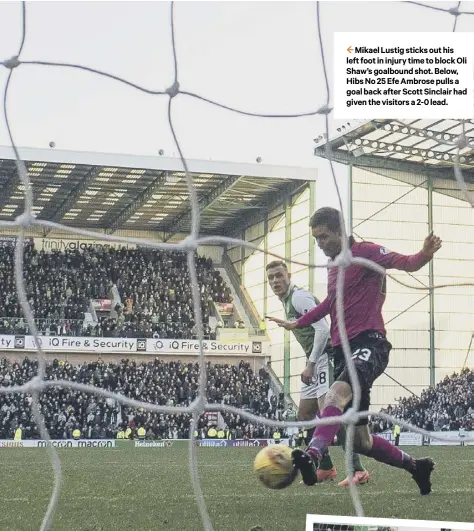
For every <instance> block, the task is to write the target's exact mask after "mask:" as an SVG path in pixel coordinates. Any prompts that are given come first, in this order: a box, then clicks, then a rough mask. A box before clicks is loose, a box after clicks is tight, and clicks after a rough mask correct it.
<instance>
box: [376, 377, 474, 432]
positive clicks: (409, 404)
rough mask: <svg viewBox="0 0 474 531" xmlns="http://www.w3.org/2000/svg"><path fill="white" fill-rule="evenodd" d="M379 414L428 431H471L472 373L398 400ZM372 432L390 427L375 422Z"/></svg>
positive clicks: (473, 415)
mask: <svg viewBox="0 0 474 531" xmlns="http://www.w3.org/2000/svg"><path fill="white" fill-rule="evenodd" d="M382 411H383V412H385V413H388V414H389V415H393V416H395V417H397V418H399V419H401V420H404V421H406V422H409V423H410V424H413V425H414V426H417V427H418V428H423V429H425V430H428V431H457V430H459V429H465V430H466V431H471V430H474V371H473V370H469V369H467V368H466V369H464V370H462V371H461V373H460V374H456V373H455V374H453V375H452V376H446V378H444V380H442V381H441V382H440V383H438V384H437V385H436V386H434V387H430V388H428V389H426V390H425V391H423V392H422V393H421V396H420V397H417V396H411V397H405V398H400V399H399V400H398V405H397V406H388V407H387V408H386V409H383V410H382ZM372 428H373V431H375V432H380V431H384V430H385V429H387V428H388V429H389V428H390V425H389V424H388V423H387V422H385V421H383V420H380V419H374V420H373V423H372Z"/></svg>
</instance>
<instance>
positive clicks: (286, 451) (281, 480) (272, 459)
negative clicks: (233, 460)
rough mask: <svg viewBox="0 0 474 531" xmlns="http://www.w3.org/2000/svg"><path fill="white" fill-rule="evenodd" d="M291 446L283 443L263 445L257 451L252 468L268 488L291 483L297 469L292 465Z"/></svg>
mask: <svg viewBox="0 0 474 531" xmlns="http://www.w3.org/2000/svg"><path fill="white" fill-rule="evenodd" d="M291 452H292V450H291V448H289V447H288V446H285V445H283V444H272V445H270V446H265V448H263V449H262V450H260V452H258V454H257V456H256V457H255V461H254V463H253V469H254V472H255V474H256V475H257V477H258V479H259V480H260V481H261V482H262V483H263V484H264V485H265V487H268V488H269V489H284V488H285V487H288V486H289V485H291V484H292V483H293V481H294V480H295V478H296V476H297V474H298V471H297V469H296V468H295V466H294V465H293V460H292V458H291Z"/></svg>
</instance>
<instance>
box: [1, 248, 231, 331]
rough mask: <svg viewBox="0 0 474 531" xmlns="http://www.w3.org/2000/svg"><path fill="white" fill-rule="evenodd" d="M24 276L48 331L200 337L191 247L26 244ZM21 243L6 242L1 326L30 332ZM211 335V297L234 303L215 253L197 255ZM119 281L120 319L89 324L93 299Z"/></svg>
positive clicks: (41, 323) (205, 319)
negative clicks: (23, 303) (19, 279)
mask: <svg viewBox="0 0 474 531" xmlns="http://www.w3.org/2000/svg"><path fill="white" fill-rule="evenodd" d="M24 253H25V254H24V257H25V259H24V276H25V279H26V284H25V285H26V290H27V298H28V300H29V302H30V305H31V306H32V308H33V310H34V315H35V318H36V324H37V326H38V328H39V331H40V333H41V334H44V335H76V336H78V335H85V336H111V337H155V338H158V337H159V338H164V339H166V338H172V339H193V338H195V337H196V329H195V323H194V319H193V308H192V298H191V288H190V282H189V275H188V269H187V263H186V256H185V255H183V253H171V252H161V251H156V250H150V249H125V248H123V249H119V250H115V249H106V250H101V249H88V250H84V251H81V252H80V251H77V250H66V251H64V252H62V251H52V252H51V253H45V252H43V251H39V252H38V251H37V250H36V249H35V248H34V247H33V246H32V245H30V244H28V245H26V246H25V251H24ZM13 255H14V248H13V247H1V248H0V283H1V285H2V289H3V293H2V295H3V296H1V297H0V333H2V334H28V333H29V329H28V324H27V323H26V321H25V320H24V319H23V318H22V317H23V312H22V309H21V307H20V305H19V302H18V298H17V293H16V287H15V279H14V268H13ZM196 264H197V268H196V269H197V276H198V280H199V285H200V292H201V297H202V304H201V308H202V314H203V325H204V334H205V336H206V338H210V339H215V334H214V331H212V330H211V328H210V326H209V313H210V307H209V304H210V302H211V301H214V302H231V301H232V297H231V295H230V293H231V292H230V289H229V288H228V287H227V286H226V285H225V282H224V281H223V279H222V278H221V276H220V274H219V272H217V271H215V270H214V269H213V266H212V260H210V259H207V258H203V257H197V258H196ZM114 285H115V286H117V288H118V293H119V294H120V297H121V301H122V304H121V305H119V306H118V307H117V308H116V309H117V317H116V318H110V317H109V318H101V320H100V322H99V323H98V324H93V325H91V324H86V325H84V323H83V320H84V312H86V311H87V310H88V308H89V304H90V300H91V299H104V298H108V297H109V294H110V292H111V289H112V287H113V286H114Z"/></svg>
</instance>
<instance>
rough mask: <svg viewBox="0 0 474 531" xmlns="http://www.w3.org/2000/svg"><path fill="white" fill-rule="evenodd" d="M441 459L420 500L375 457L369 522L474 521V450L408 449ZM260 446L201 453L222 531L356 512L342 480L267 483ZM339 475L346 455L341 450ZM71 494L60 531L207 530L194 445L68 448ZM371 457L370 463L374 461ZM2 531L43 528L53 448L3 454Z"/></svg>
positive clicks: (297, 530) (272, 529)
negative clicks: (274, 486)
mask: <svg viewBox="0 0 474 531" xmlns="http://www.w3.org/2000/svg"><path fill="white" fill-rule="evenodd" d="M404 449H405V450H406V451H408V452H411V453H412V454H413V455H415V456H419V457H421V456H424V455H431V456H432V457H433V458H434V459H435V461H436V469H435V472H434V473H433V492H432V494H431V495H430V496H426V497H422V496H420V495H419V493H418V490H417V487H416V485H415V483H414V481H413V480H412V479H411V478H410V476H409V475H408V474H407V473H406V472H404V471H400V470H397V469H394V468H389V467H385V466H383V465H380V464H379V463H376V462H375V461H373V460H367V459H364V464H366V465H367V467H368V469H369V470H370V471H371V472H372V473H373V479H372V481H371V482H370V483H369V484H368V485H364V486H363V487H361V488H360V494H361V500H362V504H363V506H364V508H365V515H366V516H373V517H384V518H391V517H393V518H407V519H423V520H445V521H460V522H474V503H473V500H474V446H471V447H432V448H404ZM257 451H258V449H256V448H198V449H197V453H198V462H199V474H200V477H201V481H202V487H203V491H204V495H205V499H206V503H207V507H208V509H209V513H210V516H211V519H212V521H213V524H214V529H215V530H216V531H221V530H222V531H248V530H250V529H252V528H253V527H256V526H261V528H262V529H263V531H303V530H304V528H305V519H306V514H307V513H312V514H335V515H349V516H350V515H353V514H354V509H353V506H352V503H351V499H350V496H349V494H348V490H347V489H344V488H340V487H337V484H336V483H331V484H322V485H317V486H315V487H310V488H308V487H305V486H303V485H301V484H299V479H300V478H298V479H297V480H296V481H295V483H294V484H293V485H291V486H290V487H288V488H287V489H284V490H281V491H271V490H268V489H265V488H264V487H263V486H261V485H260V484H259V482H258V481H257V479H256V478H255V477H254V475H253V470H252V463H253V458H254V456H255V455H256V453H257ZM332 455H333V458H334V460H335V463H336V465H337V468H338V479H339V480H341V479H343V478H344V477H345V474H344V468H343V454H342V452H341V450H340V449H339V448H333V449H332ZM60 457H61V461H62V466H63V474H64V476H63V489H62V493H61V499H60V503H59V506H58V508H57V511H56V515H55V520H54V525H53V530H54V531H115V530H127V531H130V530H132V531H134V530H137V531H155V530H164V531H199V530H201V529H202V525H201V521H200V518H199V514H198V509H197V505H196V503H195V501H194V496H193V492H192V488H191V482H190V477H189V468H188V449H187V446H184V447H183V446H176V447H173V448H137V449H135V448H131V447H129V448H117V449H95V448H94V449H85V448H81V449H75V448H74V449H63V450H60ZM369 461H370V462H369ZM0 470H1V473H2V490H1V494H0V499H1V511H0V530H1V531H33V530H38V529H39V528H40V524H41V520H42V517H43V515H44V513H45V510H46V507H47V503H48V501H49V496H50V493H51V489H52V484H53V473H52V470H51V468H50V465H49V461H48V456H47V453H46V450H45V449H17V448H5V449H2V450H1V451H0Z"/></svg>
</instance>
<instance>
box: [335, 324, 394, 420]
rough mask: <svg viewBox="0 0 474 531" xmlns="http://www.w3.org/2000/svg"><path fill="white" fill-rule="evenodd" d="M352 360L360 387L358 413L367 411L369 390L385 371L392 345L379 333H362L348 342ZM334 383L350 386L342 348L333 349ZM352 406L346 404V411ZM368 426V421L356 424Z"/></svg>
mask: <svg viewBox="0 0 474 531" xmlns="http://www.w3.org/2000/svg"><path fill="white" fill-rule="evenodd" d="M349 344H350V347H351V352H352V359H353V360H354V365H355V369H356V373H357V378H358V381H359V385H360V391H361V397H360V405H359V411H367V410H368V409H369V407H370V390H371V389H372V385H373V383H374V381H375V380H376V379H377V378H378V377H379V376H380V375H381V374H382V373H383V372H384V371H385V369H386V368H387V365H388V359H389V355H390V350H391V349H392V345H391V344H390V343H389V342H388V341H387V339H386V337H385V336H384V335H383V334H381V333H380V332H370V331H367V332H363V333H362V334H359V335H358V336H356V337H355V338H353V339H351V340H350V341H349ZM334 381H339V382H346V383H348V384H350V383H351V382H350V378H349V370H348V368H347V364H346V359H345V357H344V353H343V351H342V347H340V346H338V347H335V348H334ZM351 406H352V402H350V403H349V404H347V406H346V410H347V409H348V408H350V407H351ZM366 424H368V419H367V418H363V419H360V420H359V422H358V423H357V424H356V425H357V426H363V425H366Z"/></svg>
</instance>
